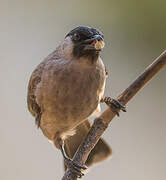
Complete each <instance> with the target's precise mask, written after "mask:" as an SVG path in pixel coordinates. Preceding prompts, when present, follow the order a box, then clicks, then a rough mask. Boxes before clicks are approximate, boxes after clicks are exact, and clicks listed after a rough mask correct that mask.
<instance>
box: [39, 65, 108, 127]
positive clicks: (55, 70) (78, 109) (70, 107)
mask: <svg viewBox="0 0 166 180" xmlns="http://www.w3.org/2000/svg"><path fill="white" fill-rule="evenodd" d="M104 85H105V71H104V68H103V64H99V65H96V66H92V65H91V66H90V65H89V66H88V65H86V64H81V63H74V62H68V63H66V64H65V63H64V64H63V66H62V62H60V63H58V62H56V63H54V64H52V65H51V66H48V67H47V69H46V70H45V75H44V76H43V78H42V81H41V85H40V87H39V89H40V90H39V91H41V97H42V98H41V101H42V102H41V104H42V105H43V110H44V111H46V112H49V113H50V114H52V117H55V118H54V120H55V119H56V120H55V121H58V122H60V123H61V122H63V124H64V122H66V126H68V125H69V124H70V125H71V123H73V125H74V124H75V125H77V124H78V122H81V121H82V120H84V119H86V118H87V117H89V116H90V115H91V114H92V113H93V112H94V111H95V110H96V108H97V106H98V103H99V99H100V96H101V93H103V91H104Z"/></svg>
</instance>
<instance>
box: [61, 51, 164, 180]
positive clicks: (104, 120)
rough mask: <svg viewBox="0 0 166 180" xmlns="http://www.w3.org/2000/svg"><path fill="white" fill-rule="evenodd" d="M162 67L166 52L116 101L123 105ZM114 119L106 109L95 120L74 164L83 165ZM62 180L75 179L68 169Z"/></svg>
mask: <svg viewBox="0 0 166 180" xmlns="http://www.w3.org/2000/svg"><path fill="white" fill-rule="evenodd" d="M164 66H166V51H164V52H163V53H162V54H161V55H160V56H159V57H158V58H157V59H156V60H155V61H154V62H153V63H152V64H151V65H150V66H148V67H147V68H146V69H145V71H144V72H143V73H141V75H140V76H139V77H138V78H137V79H136V80H135V81H134V82H133V83H131V85H130V86H129V87H128V88H127V89H125V90H124V91H123V92H122V93H121V94H120V95H119V96H118V97H117V99H118V100H119V101H120V102H121V103H122V104H124V105H125V104H126V103H127V102H128V101H129V100H130V99H131V98H132V97H133V96H134V95H135V94H136V93H137V92H138V91H139V90H140V89H141V88H142V87H143V86H144V85H145V84H146V83H147V82H148V81H149V80H150V79H151V78H152V77H153V76H154V75H155V74H156V73H157V72H159V71H160V70H161V68H163V67H164ZM114 117H115V113H114V112H113V111H112V110H111V109H110V108H108V109H107V110H105V111H104V112H103V113H102V114H101V116H100V117H98V118H96V119H95V121H94V123H93V126H92V127H91V129H90V131H89V133H88V135H87V137H86V138H85V139H84V141H83V142H82V144H81V145H80V146H79V148H78V150H77V152H76V153H75V155H74V157H73V160H74V161H75V162H76V163H78V164H80V165H83V164H85V162H86V160H87V157H88V155H89V153H90V152H91V150H92V149H93V148H94V146H95V145H96V143H97V142H98V140H99V139H100V137H101V135H102V134H103V133H104V131H105V130H106V128H107V127H108V124H109V123H110V122H111V120H112V119H113V118H114ZM62 180H77V177H76V175H75V174H74V173H72V172H71V171H70V170H69V169H68V170H67V171H66V172H65V174H64V176H63V178H62Z"/></svg>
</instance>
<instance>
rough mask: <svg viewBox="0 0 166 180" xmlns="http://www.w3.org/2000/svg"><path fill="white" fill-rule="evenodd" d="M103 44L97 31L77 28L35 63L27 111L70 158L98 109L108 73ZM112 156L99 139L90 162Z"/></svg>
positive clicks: (46, 134) (44, 132)
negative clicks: (41, 59)
mask: <svg viewBox="0 0 166 180" xmlns="http://www.w3.org/2000/svg"><path fill="white" fill-rule="evenodd" d="M103 46H104V43H103V35H102V34H101V33H100V32H99V31H98V30H96V29H93V28H89V27H78V28H75V29H74V30H72V31H71V32H70V33H69V34H68V35H67V36H66V38H65V40H64V41H63V42H62V43H61V44H60V45H59V46H58V47H57V49H56V50H55V51H54V52H53V53H51V54H50V55H49V56H48V57H47V58H46V59H45V60H44V61H43V62H41V63H40V64H39V65H38V66H37V68H36V69H35V70H34V72H33V73H32V75H31V78H30V81H29V86H28V97H27V102H28V109H29V111H30V112H31V114H32V115H33V116H34V117H35V118H36V122H37V124H38V126H39V127H40V129H41V130H42V132H43V134H44V135H45V136H46V137H47V138H48V139H49V140H51V141H52V142H53V143H54V144H55V145H56V147H57V148H60V149H61V151H62V154H63V148H62V146H63V145H65V150H66V153H67V155H68V156H69V157H70V158H72V157H73V155H74V153H75V151H76V149H77V148H78V146H79V144H80V143H81V141H82V140H83V139H84V137H85V135H86V134H87V133H88V131H89V129H90V123H89V122H88V120H87V118H88V117H89V116H90V115H92V114H93V113H95V111H99V109H100V100H101V98H102V97H103V93H104V88H105V80H106V76H107V74H106V72H105V66H104V64H103V62H102V60H101V58H100V56H99V51H100V50H101V48H102V47H103ZM69 136H70V137H69ZM67 137H68V138H67ZM64 142H65V143H64ZM110 154H111V149H110V148H109V146H108V145H107V144H106V143H105V141H103V140H102V139H101V140H100V141H99V142H98V144H97V145H96V147H95V148H94V150H92V152H91V154H90V155H89V158H88V160H87V162H86V164H87V165H88V166H89V165H91V164H92V163H95V162H99V161H101V160H103V159H105V158H106V157H108V156H109V155H110ZM63 156H64V158H66V156H65V155H64V154H63Z"/></svg>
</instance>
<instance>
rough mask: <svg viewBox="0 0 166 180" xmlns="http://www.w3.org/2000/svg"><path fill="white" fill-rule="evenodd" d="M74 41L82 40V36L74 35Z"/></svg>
mask: <svg viewBox="0 0 166 180" xmlns="http://www.w3.org/2000/svg"><path fill="white" fill-rule="evenodd" d="M73 40H74V41H78V40H80V35H79V34H77V33H75V34H74V35H73Z"/></svg>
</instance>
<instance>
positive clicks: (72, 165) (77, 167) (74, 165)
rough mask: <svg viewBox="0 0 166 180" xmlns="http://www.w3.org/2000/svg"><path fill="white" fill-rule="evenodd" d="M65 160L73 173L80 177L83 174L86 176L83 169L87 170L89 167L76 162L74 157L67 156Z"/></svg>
mask: <svg viewBox="0 0 166 180" xmlns="http://www.w3.org/2000/svg"><path fill="white" fill-rule="evenodd" d="M64 162H65V165H66V166H67V168H68V169H70V170H71V171H72V172H73V173H75V174H76V175H77V177H78V178H81V177H82V176H84V174H83V173H82V170H86V169H87V167H86V166H81V165H79V164H77V163H75V162H74V161H73V160H72V159H70V158H67V157H66V158H65V159H64Z"/></svg>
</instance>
